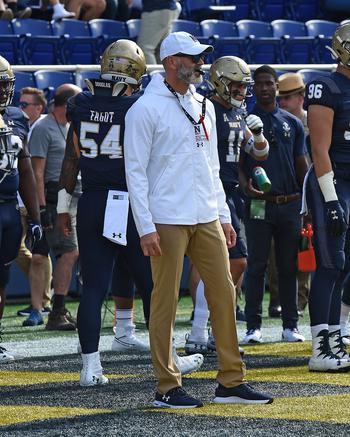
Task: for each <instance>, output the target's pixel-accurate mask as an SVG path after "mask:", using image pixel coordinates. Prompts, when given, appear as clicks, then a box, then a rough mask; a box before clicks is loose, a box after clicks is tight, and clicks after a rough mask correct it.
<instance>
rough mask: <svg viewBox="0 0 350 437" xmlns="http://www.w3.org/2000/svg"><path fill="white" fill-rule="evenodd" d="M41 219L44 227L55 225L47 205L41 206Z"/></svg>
mask: <svg viewBox="0 0 350 437" xmlns="http://www.w3.org/2000/svg"><path fill="white" fill-rule="evenodd" d="M40 221H41V225H42V227H43V228H44V229H46V228H52V227H53V224H54V223H53V217H52V214H51V212H50V211H48V210H47V209H46V206H41V207H40Z"/></svg>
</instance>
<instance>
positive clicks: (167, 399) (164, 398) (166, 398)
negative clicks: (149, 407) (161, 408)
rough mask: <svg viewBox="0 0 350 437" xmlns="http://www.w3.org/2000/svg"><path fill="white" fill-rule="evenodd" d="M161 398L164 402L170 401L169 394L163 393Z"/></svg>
mask: <svg viewBox="0 0 350 437" xmlns="http://www.w3.org/2000/svg"><path fill="white" fill-rule="evenodd" d="M162 399H163V401H165V402H169V401H170V396H165V395H163V397H162Z"/></svg>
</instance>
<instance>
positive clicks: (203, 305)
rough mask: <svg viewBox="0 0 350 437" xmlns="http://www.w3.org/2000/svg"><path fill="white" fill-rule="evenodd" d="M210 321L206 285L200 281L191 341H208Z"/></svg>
mask: <svg viewBox="0 0 350 437" xmlns="http://www.w3.org/2000/svg"><path fill="white" fill-rule="evenodd" d="M208 319H209V310H208V303H207V300H206V298H205V296H204V283H203V281H202V280H200V281H199V284H198V287H197V290H196V306H195V308H194V316H193V322H192V329H191V334H190V340H192V341H203V342H206V341H207V340H208V333H207V324H208Z"/></svg>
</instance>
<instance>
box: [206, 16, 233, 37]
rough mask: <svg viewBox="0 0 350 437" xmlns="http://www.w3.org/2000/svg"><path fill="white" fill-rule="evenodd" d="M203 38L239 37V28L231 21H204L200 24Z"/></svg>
mask: <svg viewBox="0 0 350 437" xmlns="http://www.w3.org/2000/svg"><path fill="white" fill-rule="evenodd" d="M200 26H201V28H202V34H203V36H206V37H207V38H210V37H212V36H214V35H217V36H218V37H220V38H222V37H231V36H235V37H237V36H238V31H237V27H236V25H235V24H234V23H232V22H231V21H224V20H203V21H201V23H200Z"/></svg>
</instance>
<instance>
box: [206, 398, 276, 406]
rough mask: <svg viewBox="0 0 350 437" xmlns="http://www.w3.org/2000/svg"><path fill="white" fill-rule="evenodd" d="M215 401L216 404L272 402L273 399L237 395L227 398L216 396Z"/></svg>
mask: <svg viewBox="0 0 350 437" xmlns="http://www.w3.org/2000/svg"><path fill="white" fill-rule="evenodd" d="M213 402H215V403H216V404H272V402H273V399H266V400H252V399H243V398H239V397H237V396H229V397H225V398H223V397H220V396H216V397H215V398H214V400H213Z"/></svg>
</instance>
